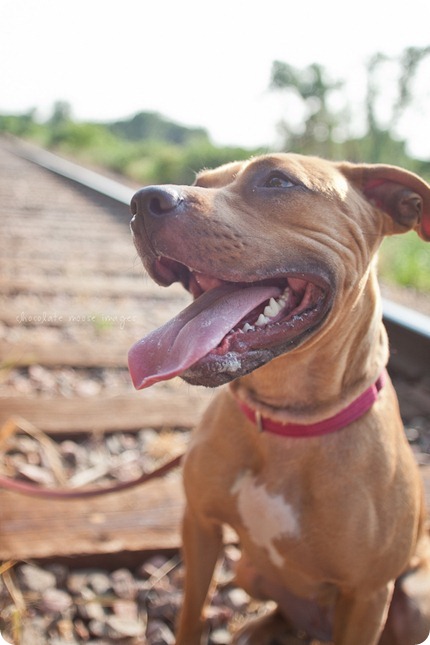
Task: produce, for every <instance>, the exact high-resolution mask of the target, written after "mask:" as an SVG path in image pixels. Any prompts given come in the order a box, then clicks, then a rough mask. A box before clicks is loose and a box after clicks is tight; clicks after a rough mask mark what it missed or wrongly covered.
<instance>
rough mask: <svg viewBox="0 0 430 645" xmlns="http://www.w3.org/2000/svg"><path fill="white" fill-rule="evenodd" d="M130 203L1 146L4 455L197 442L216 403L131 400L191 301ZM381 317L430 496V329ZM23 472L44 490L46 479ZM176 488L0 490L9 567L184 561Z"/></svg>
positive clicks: (125, 193)
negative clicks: (164, 437) (186, 437)
mask: <svg viewBox="0 0 430 645" xmlns="http://www.w3.org/2000/svg"><path fill="white" fill-rule="evenodd" d="M133 192H134V188H133V187H131V186H130V187H129V186H125V185H123V184H120V183H118V182H116V181H113V180H112V179H109V178H106V177H103V176H101V175H99V174H97V173H94V172H91V171H88V170H86V169H83V168H81V167H79V166H77V165H75V164H72V163H70V162H68V161H65V160H63V159H59V158H58V157H56V156H54V155H51V154H50V153H47V152H46V151H43V150H40V149H37V148H35V147H33V146H30V145H27V144H23V143H19V142H16V141H12V140H0V194H1V197H2V198H1V200H0V247H1V253H0V302H1V308H0V368H1V371H0V376H1V379H0V429H1V431H0V451H2V452H0V456H1V455H2V454H3V455H5V454H7V442H8V434H11V435H13V432H14V430H16V428H17V427H19V429H20V430H22V429H23V428H24V430H25V429H27V430H29V428H30V430H29V431H30V434H32V438H33V439H34V438H35V436H36V439H37V438H39V439H40V437H45V438H46V437H48V438H50V439H49V440H54V441H63V440H64V439H68V440H70V439H76V437H80V438H81V439H82V441H84V440H85V437H88V436H91V437H92V440H93V444H91V445H93V446H95V449H97V446H98V444H97V441H100V437H103V436H105V435H107V434H110V433H117V434H119V435H120V437H122V439H123V440H124V442H125V444H124V445H126V444H127V442H130V441H132V438H131V437H133V436H137V435H138V434H139V433H140V432H142V430H143V429H155V430H156V431H159V430H160V429H162V428H169V429H178V428H179V429H181V430H182V431H183V430H185V431H186V430H188V429H190V428H191V427H192V426H193V425H194V424H195V422H196V420H197V419H198V417H199V416H200V414H201V412H202V410H203V409H204V408H205V407H206V405H207V403H208V401H209V399H210V398H211V396H212V394H211V392H208V391H207V390H204V389H200V388H190V387H188V386H187V385H185V384H184V383H182V382H181V381H179V380H177V379H175V380H174V381H172V382H168V383H160V384H158V385H157V386H155V387H153V388H151V389H150V390H148V391H145V392H141V393H138V394H137V393H136V392H134V391H133V389H132V386H131V383H130V380H129V378H128V372H127V367H126V356H127V350H128V348H129V347H130V345H131V344H132V343H133V342H135V340H136V339H137V338H140V337H141V336H142V335H143V333H144V332H146V331H149V330H150V329H152V328H154V327H156V326H158V325H160V324H162V323H163V322H164V321H165V320H167V319H168V318H170V317H172V315H173V313H176V312H177V311H178V310H179V309H181V308H183V306H184V305H185V303H186V302H187V295H186V294H185V293H184V292H183V290H182V289H181V288H180V287H176V286H172V287H171V288H170V289H168V290H163V289H160V288H159V287H157V286H156V285H155V284H153V283H152V282H151V281H150V280H149V279H145V277H144V273H143V269H142V267H141V263H140V261H139V260H138V258H137V256H136V253H135V251H134V248H133V245H132V243H131V237H130V233H129V220H130V214H129V207H128V204H129V201H130V198H131V196H132V194H133ZM384 317H385V323H386V326H387V329H388V332H389V336H390V342H391V348H392V356H391V361H390V366H389V369H390V373H391V375H392V377H393V380H394V383H395V385H396V388H397V391H398V394H399V398H400V403H401V410H402V415H403V418H404V421H405V425H406V428H407V432H408V436H409V438H410V440H411V442H412V443H413V446H414V449H415V451H416V455H417V459H418V461H419V463H420V464H421V466H422V472H423V476H424V478H425V482H426V485H427V486H428V488H429V492H430V484H429V482H430V465H429V464H430V396H429V394H430V367H429V366H430V318H428V317H427V316H425V315H423V314H421V313H418V312H413V311H411V310H410V309H407V308H405V307H402V306H401V305H399V304H398V303H393V302H390V301H384ZM13 418H14V419H20V420H21V421H17V424H16V425H15V426H13V424H11V421H10V420H11V419H13ZM94 437H95V438H96V441H95V443H94ZM84 445H86V444H84ZM86 449H87V448H86ZM24 472H26V473H27V475H28V476H29V477H30V478H31V476H33V477H34V478H35V479H34V481H37V477H36V474H35V473H37V472H39V471H37V469H33V471H31V470H30V471H29V470H24ZM29 473H30V474H29ZM30 475H31V476H30ZM178 477H179V474H178V473H173V474H172V475H169V477H167V478H165V479H163V480H159V481H158V482H155V483H151V484H148V485H147V486H146V487H145V488H144V489H135V490H131V491H128V492H127V493H115V494H113V495H110V496H108V497H105V498H103V499H100V498H99V499H86V500H72V501H68V502H65V501H49V502H47V501H46V500H37V499H33V498H29V497H25V496H22V495H19V494H17V493H16V492H11V491H8V490H1V489H0V509H1V511H0V520H1V526H2V531H1V533H0V560H3V561H7V560H27V559H29V558H58V557H63V556H80V557H82V556H83V555H84V554H85V555H89V554H92V556H94V554H99V555H103V554H116V555H117V556H118V557H119V554H121V553H124V552H129V553H141V552H142V551H145V550H157V551H159V550H160V549H162V550H163V549H164V550H165V549H176V548H177V547H178V545H179V533H178V526H179V522H180V516H181V511H182V494H181V490H180V485H179V480H178ZM429 499H430V498H429ZM66 525H67V527H68V539H67V540H64V526H66Z"/></svg>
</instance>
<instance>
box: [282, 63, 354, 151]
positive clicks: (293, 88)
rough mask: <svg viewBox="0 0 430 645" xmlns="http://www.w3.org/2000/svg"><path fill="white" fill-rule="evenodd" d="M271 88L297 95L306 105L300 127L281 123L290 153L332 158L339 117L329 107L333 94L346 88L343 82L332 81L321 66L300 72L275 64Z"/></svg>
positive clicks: (304, 105)
mask: <svg viewBox="0 0 430 645" xmlns="http://www.w3.org/2000/svg"><path fill="white" fill-rule="evenodd" d="M270 86H271V89H275V90H283V91H284V90H285V91H287V92H288V93H290V95H291V94H295V95H296V96H298V97H299V98H300V100H301V102H302V106H303V111H304V118H303V124H302V127H301V128H299V129H298V130H297V127H294V126H292V125H291V124H289V123H288V122H287V121H284V122H283V123H282V124H281V130H282V131H283V134H284V137H285V143H284V146H285V147H286V148H288V149H290V150H297V151H298V150H301V151H302V152H305V153H314V154H321V155H324V156H328V157H330V156H332V152H333V145H332V144H333V129H334V128H335V127H336V126H337V125H338V123H339V118H340V117H339V115H338V114H337V113H336V112H334V111H333V110H332V109H331V108H330V107H329V100H330V96H331V94H332V93H334V92H337V91H338V90H340V89H341V88H342V87H343V82H342V81H333V80H331V79H330V78H329V77H328V74H327V72H326V70H325V69H324V67H322V66H321V65H319V64H318V63H313V64H312V65H308V66H307V67H305V68H304V69H298V68H297V67H293V66H292V65H289V64H288V63H283V62H281V61H275V62H274V63H273V66H272V76H271V83H270Z"/></svg>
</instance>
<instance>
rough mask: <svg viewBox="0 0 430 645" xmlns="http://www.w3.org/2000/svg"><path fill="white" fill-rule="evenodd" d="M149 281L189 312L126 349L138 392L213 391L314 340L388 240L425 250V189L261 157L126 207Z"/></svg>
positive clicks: (393, 176) (375, 170)
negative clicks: (187, 386)
mask: <svg viewBox="0 0 430 645" xmlns="http://www.w3.org/2000/svg"><path fill="white" fill-rule="evenodd" d="M131 208H132V212H133V220H132V230H133V236H134V242H135V245H136V248H137V250H138V252H139V255H140V256H141V258H142V261H143V263H144V265H145V267H146V269H147V271H148V273H149V274H150V275H151V277H152V278H153V279H154V280H155V281H156V282H158V283H159V284H161V285H163V286H167V285H169V284H172V283H173V282H181V283H182V284H183V286H184V287H185V288H186V289H187V290H188V291H189V292H190V293H191V294H192V295H193V297H194V299H195V300H194V302H193V303H192V304H191V305H190V306H189V307H188V308H187V309H185V310H184V311H183V312H181V313H180V314H179V315H178V316H177V317H176V318H174V319H173V320H172V321H170V322H169V323H166V325H164V326H163V327H161V328H160V329H159V330H156V331H154V332H152V333H151V334H149V335H148V336H147V337H146V338H144V339H142V341H139V342H138V343H136V345H134V347H133V348H132V349H131V350H130V357H129V364H130V371H131V374H132V377H133V382H134V384H135V386H136V387H138V388H142V387H147V386H149V385H151V384H152V383H154V382H156V381H160V380H165V379H168V378H172V377H173V376H176V375H178V374H180V375H181V376H182V377H183V378H185V380H187V381H189V382H191V383H198V384H202V385H207V386H216V385H220V384H222V383H225V382H228V381H230V380H232V379H235V378H237V377H239V376H242V375H244V374H247V373H249V372H250V371H252V370H254V369H256V368H257V367H259V366H261V365H263V364H264V363H267V362H268V361H270V360H271V359H272V358H274V357H276V356H279V355H280V354H283V353H285V352H288V351H290V350H292V349H294V348H296V347H297V346H299V345H302V344H303V343H304V342H306V341H307V339H308V338H310V337H312V336H314V335H315V334H316V333H317V332H318V331H319V330H320V328H322V327H323V326H324V324H325V321H326V320H327V319H328V318H330V316H331V315H333V314H334V313H335V312H336V309H337V308H338V307H339V306H340V305H341V303H342V302H345V299H348V298H351V302H353V298H354V297H355V298H356V297H357V291H358V290H359V288H360V285H362V284H363V282H364V281H365V278H366V275H367V274H368V272H369V270H370V266H371V265H372V259H373V257H374V255H375V252H376V251H377V249H378V247H379V244H380V242H381V240H382V238H383V236H384V235H386V234H393V233H398V232H405V231H407V230H410V229H412V228H415V229H416V230H417V232H418V233H419V234H420V235H421V237H423V238H424V239H427V240H430V187H429V186H428V185H427V184H426V183H425V182H424V181H422V180H421V179H420V178H419V177H417V176H416V175H414V174H412V173H409V172H407V171H404V170H401V169H400V168H396V167H393V166H383V165H354V164H349V163H331V162H328V161H324V160H321V159H317V158H312V157H304V156H300V155H292V154H276V155H266V156H262V157H256V158H254V159H251V160H250V161H247V162H237V163H232V164H227V165H225V166H221V167H220V168H218V169H216V170H210V171H204V172H202V173H200V174H199V175H198V176H197V179H196V181H195V183H194V185H193V186H150V187H147V188H143V189H142V190H140V191H139V192H138V193H136V195H135V196H134V197H133V200H132V204H131Z"/></svg>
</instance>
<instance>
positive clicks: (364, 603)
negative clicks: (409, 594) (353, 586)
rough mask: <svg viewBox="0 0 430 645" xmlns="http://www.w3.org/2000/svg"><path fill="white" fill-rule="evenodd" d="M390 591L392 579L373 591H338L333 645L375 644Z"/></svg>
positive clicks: (384, 616)
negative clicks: (352, 593) (345, 592)
mask: <svg viewBox="0 0 430 645" xmlns="http://www.w3.org/2000/svg"><path fill="white" fill-rule="evenodd" d="M393 590H394V582H390V583H388V584H387V585H386V586H385V587H383V588H382V589H379V590H378V591H376V592H374V593H364V594H363V595H360V596H359V595H344V594H341V595H340V596H339V598H338V600H337V602H336V607H335V617H334V643H335V645H364V644H365V645H377V643H378V642H379V637H380V636H381V634H382V631H383V629H384V625H385V621H386V620H387V614H388V609H389V606H390V602H391V598H392V596H393Z"/></svg>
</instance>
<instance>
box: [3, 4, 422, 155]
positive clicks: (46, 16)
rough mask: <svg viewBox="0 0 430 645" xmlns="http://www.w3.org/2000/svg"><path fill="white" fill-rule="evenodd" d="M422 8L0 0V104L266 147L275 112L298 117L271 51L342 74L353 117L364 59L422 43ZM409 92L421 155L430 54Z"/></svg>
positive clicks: (410, 127)
mask: <svg viewBox="0 0 430 645" xmlns="http://www.w3.org/2000/svg"><path fill="white" fill-rule="evenodd" d="M429 18H430V8H429V5H428V0H408V1H407V2H404V3H393V2H390V1H387V0H379V1H377V0H361V1H360V0H358V1H356V2H351V3H348V2H346V1H345V0H324V1H322V0H302V2H296V1H294V2H293V1H292V0H214V1H212V2H207V0H150V1H148V0H121V1H118V0H109V1H108V0H0V81H1V84H0V113H2V114H5V113H22V112H25V111H26V110H29V109H31V108H34V107H36V108H38V114H39V115H40V118H46V117H47V116H49V114H50V111H51V109H52V105H53V103H54V102H55V101H58V100H62V101H67V102H69V103H70V104H71V106H72V114H73V116H74V117H75V118H76V119H78V120H91V121H106V120H116V119H120V118H124V117H128V116H130V115H132V114H134V113H136V112H138V111H157V112H160V113H161V114H163V115H164V116H166V117H168V118H170V119H173V120H175V121H177V122H179V123H182V124H185V125H190V126H202V127H205V128H206V129H207V130H208V131H209V134H210V136H211V138H212V140H213V141H214V142H215V143H217V144H221V145H242V146H245V147H254V146H265V147H268V148H270V147H272V146H276V145H277V144H278V143H279V132H278V130H277V124H278V123H279V121H280V120H281V119H282V118H283V117H285V116H286V115H288V118H291V119H292V120H294V119H295V120H296V121H297V122H298V121H299V120H300V118H301V115H300V113H299V110H298V106H297V104H296V102H295V101H294V100H293V99H292V98H291V96H287V95H286V93H285V92H284V93H283V92H279V91H278V92H273V91H269V83H270V72H271V67H272V63H273V61H274V60H281V61H285V62H288V63H289V64H291V65H294V66H296V67H298V68H303V67H305V66H307V65H309V64H311V63H315V62H316V63H319V64H321V65H323V66H324V67H325V68H326V69H327V71H328V73H329V75H330V76H331V77H332V78H333V79H342V80H344V81H345V82H346V85H345V92H344V94H343V95H339V96H338V97H337V100H338V102H339V106H342V102H343V101H346V100H347V101H348V102H349V103H350V104H351V105H352V107H353V114H352V117H351V118H352V122H353V124H355V126H354V127H359V125H360V123H361V122H362V117H363V115H362V105H363V104H362V100H363V96H364V91H365V84H364V81H365V65H366V63H367V61H368V59H369V57H370V56H372V55H373V54H374V53H376V52H383V53H384V54H386V55H388V56H393V57H395V56H398V55H399V54H400V53H401V52H402V50H403V49H404V48H406V47H410V46H416V47H425V46H427V45H430V31H429V22H430V21H429ZM392 74H393V70H390V69H387V72H386V73H385V72H384V74H383V75H382V77H381V84H382V85H383V86H384V88H385V89H384V96H386V106H385V107H384V102H383V101H382V103H381V113H382V112H383V111H384V109H386V111H387V113H388V105H389V104H390V88H391V87H392V86H393V84H392V81H393V79H392V78H391V76H392ZM394 80H395V79H394ZM390 81H391V83H390ZM414 93H415V103H414V104H415V107H414V109H413V110H411V111H410V112H409V113H408V115H407V118H405V119H404V120H403V122H402V123H401V124H400V128H399V135H401V136H402V137H403V138H405V139H406V140H407V143H408V147H409V150H410V152H411V153H412V154H415V155H416V156H419V157H421V158H426V159H429V158H430V137H429V136H428V130H429V125H428V118H427V115H428V114H429V113H430V57H429V59H428V60H427V61H426V62H425V63H423V65H422V67H421V69H420V73H419V75H418V76H417V79H416V83H415V86H414Z"/></svg>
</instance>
